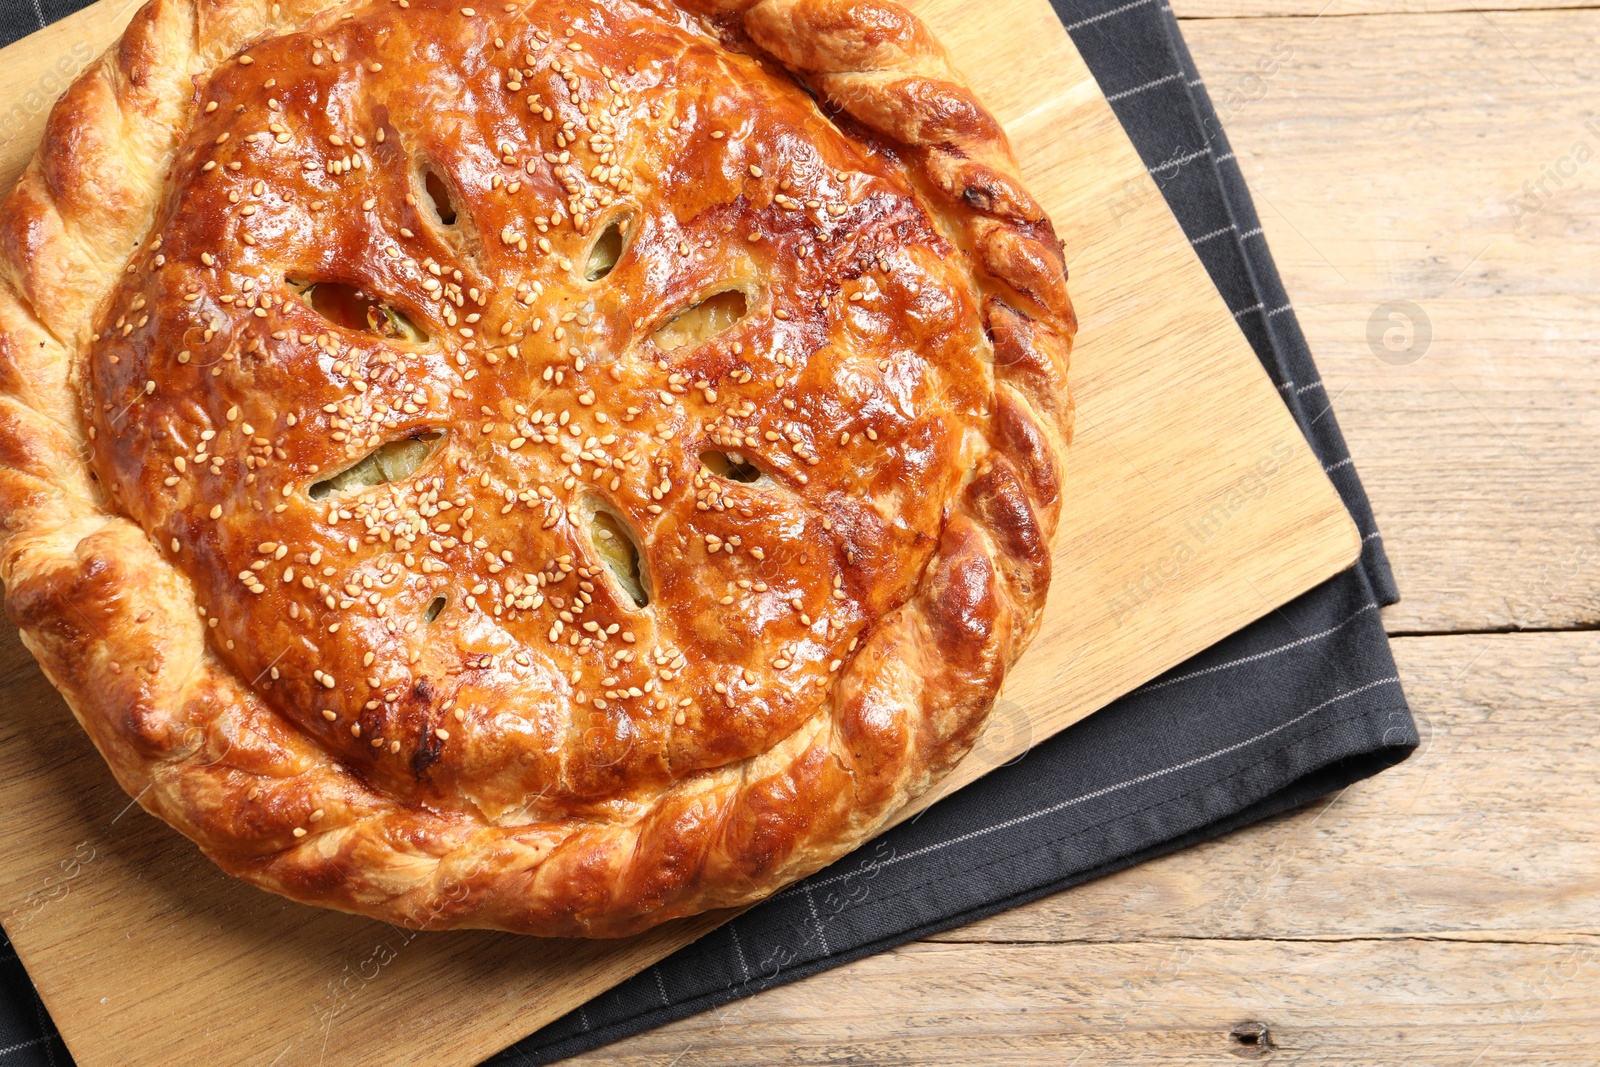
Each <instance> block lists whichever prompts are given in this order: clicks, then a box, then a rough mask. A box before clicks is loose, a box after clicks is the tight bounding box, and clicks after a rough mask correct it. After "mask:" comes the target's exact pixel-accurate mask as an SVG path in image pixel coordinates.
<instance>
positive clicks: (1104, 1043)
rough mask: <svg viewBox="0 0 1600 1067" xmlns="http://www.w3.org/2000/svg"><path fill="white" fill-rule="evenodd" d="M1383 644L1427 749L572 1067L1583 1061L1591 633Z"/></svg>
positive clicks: (1596, 1029) (1593, 743)
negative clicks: (1236, 1034) (1183, 844)
mask: <svg viewBox="0 0 1600 1067" xmlns="http://www.w3.org/2000/svg"><path fill="white" fill-rule="evenodd" d="M1395 651H1396V656H1397V659H1398V661H1399V664H1400V670H1401V674H1402V677H1403V679H1404V681H1405V684H1406V690H1407V694H1408V696H1409V697H1410V698H1411V701H1412V703H1413V705H1414V706H1415V707H1417V708H1419V709H1421V712H1420V714H1421V718H1422V725H1423V730H1424V737H1425V742H1424V746H1423V748H1422V750H1421V751H1420V752H1418V753H1417V755H1416V756H1414V757H1413V759H1412V760H1411V761H1410V762H1408V763H1406V764H1404V765H1402V766H1401V767H1398V768H1396V769H1394V770H1392V771H1390V772H1388V773H1386V774H1384V775H1382V776H1380V777H1378V778H1376V779H1372V780H1369V781H1366V782H1362V783H1358V784H1357V785H1356V786H1354V787H1352V788H1351V789H1349V790H1348V791H1347V792H1346V793H1345V794H1343V795H1342V796H1341V797H1339V798H1337V799H1335V800H1334V801H1332V802H1331V803H1329V802H1321V803H1318V804H1314V805H1310V806H1308V807H1307V808H1305V809H1303V810H1302V811H1300V812H1298V813H1296V814H1293V815H1290V816H1286V817H1284V818H1280V819H1277V820H1274V821H1272V822H1270V823H1267V824H1264V825H1262V826H1258V827H1253V828H1250V829H1248V830H1244V831H1241V832H1239V833H1236V834H1233V835H1231V836H1229V837H1227V838H1224V839H1222V840H1219V841H1215V842H1212V843H1210V844H1207V845H1203V846H1201V847H1198V848H1194V849H1190V850H1187V851H1185V852H1182V853H1179V854H1176V855H1173V856H1169V857H1166V858H1164V859H1161V860H1157V861H1155V862H1152V863H1147V864H1144V865H1142V866H1140V867H1137V868H1134V869H1131V870H1128V871H1125V872H1122V873H1120V874H1117V875H1114V876H1112V877H1110V878H1106V879H1102V880H1101V881H1099V882H1094V883H1091V884H1089V885H1087V886H1082V887H1079V888H1077V889H1073V890H1069V891H1067V892H1064V893H1060V894H1056V895H1055V896H1052V897H1049V898H1046V899H1044V900H1041V901H1038V902H1036V903H1034V904H1031V905H1028V906H1025V907H1022V908H1018V909H1015V910H1013V911H1009V912H1005V913H1003V914H1001V915H998V916H995V917H994V918H991V919H988V920H985V921H983V922H979V923H975V924H973V925H971V926H967V927H963V928H961V929H959V930H954V931H951V932H949V933H946V934H943V935H940V936H939V937H938V938H935V939H930V940H928V941H925V942H922V943H918V944H915V945H911V946H907V947H906V948H903V949H900V950H898V951H897V952H895V953H891V954H889V955H887V956H883V957H875V958H873V959H870V960H864V961H862V962H860V963H856V964H851V965H848V966H846V967H844V968H840V969H839V970H836V971H831V972H828V973H826V974H823V975H819V976H817V977H815V978H810V979H806V980H804V981H802V982H800V983H797V984H796V985H793V986H787V987H783V988H780V989H777V990H773V991H770V992H768V993H764V994H762V995H761V996H759V997H756V998H754V999H753V1000H749V1001H740V1002H736V1003H734V1004H731V1005H728V1006H727V1007H725V1008H722V1009H720V1010H718V1011H714V1012H711V1013H708V1014H706V1015H704V1016H700V1017H697V1018H694V1019H689V1020H685V1021H683V1022H680V1023H675V1024H672V1025H671V1026H668V1027H665V1028H663V1029H662V1030H659V1031H655V1032H653V1033H650V1034H644V1035H640V1036H637V1037H634V1038H630V1039H628V1040H627V1041H624V1042H621V1043H618V1044H616V1045H612V1046H610V1047H608V1048H606V1049H604V1050H601V1051H599V1052H596V1053H594V1054H592V1055H590V1056H588V1057H582V1058H580V1059H578V1060H577V1061H575V1062H578V1063H583V1062H590V1063H601V1062H604V1063H608V1064H617V1065H635V1064H638V1065H643V1064H662V1065H664V1064H667V1063H672V1062H675V1061H674V1060H673V1057H674V1056H683V1057H684V1062H691V1061H692V1062H694V1063H696V1064H705V1065H716V1064H725V1063H726V1064H735V1063H737V1064H741V1065H750V1067H754V1065H760V1064H780V1063H820V1062H866V1063H873V1064H882V1065H889V1064H945V1063H950V1064H954V1063H979V1062H981V1063H985V1064H989V1063H995V1064H1015V1065H1024V1064H1027V1065H1032V1064H1038V1065H1040V1067H1043V1065H1045V1064H1062V1063H1072V1062H1077V1061H1075V1060H1074V1058H1073V1057H1074V1056H1078V1055H1083V1056H1084V1060H1083V1062H1091V1061H1092V1062H1095V1063H1097V1064H1108V1065H1128V1067H1142V1065H1147V1064H1151V1063H1168V1062H1172V1063H1193V1062H1210V1061H1211V1058H1213V1057H1222V1056H1225V1055H1227V1054H1229V1053H1233V1054H1236V1055H1239V1056H1245V1057H1250V1056H1252V1055H1253V1054H1255V1053H1259V1052H1260V1051H1261V1050H1260V1048H1259V1046H1256V1047H1254V1048H1252V1047H1251V1046H1248V1045H1245V1044H1243V1043H1241V1042H1240V1041H1239V1040H1238V1039H1237V1038H1233V1037H1230V1031H1231V1030H1232V1029H1233V1028H1234V1027H1235V1026H1236V1025H1237V1024H1239V1023H1242V1022H1246V1021H1260V1022H1263V1023H1265V1024H1266V1025H1267V1026H1268V1027H1269V1029H1270V1032H1271V1034H1272V1041H1273V1042H1274V1045H1275V1047H1276V1049H1275V1052H1274V1054H1273V1057H1274V1058H1282V1059H1285V1060H1289V1061H1292V1062H1294V1063H1298V1064H1328V1065H1333V1064H1338V1065H1340V1067H1369V1065H1370V1067H1379V1065H1388V1064H1395V1063H1399V1062H1404V1063H1407V1064H1439V1065H1446V1064H1448V1065H1451V1067H1460V1065H1463V1064H1468V1063H1473V1062H1477V1063H1480V1064H1485V1063H1539V1064H1570V1065H1572V1067H1578V1065H1580V1064H1582V1065H1590V1064H1593V1063H1594V1062H1595V1061H1596V1058H1597V1057H1600V997H1596V996H1595V992H1596V990H1600V837H1597V835H1596V833H1595V831H1594V825H1595V823H1594V814H1593V813H1594V811H1595V810H1596V808H1597V807H1600V739H1597V737H1596V734H1595V731H1594V725H1593V724H1594V713H1593V708H1594V707H1595V706H1596V704H1597V703H1600V635H1596V634H1592V633H1569V634H1524V635H1479V636H1471V635H1469V636H1461V637H1424V638H1405V639H1401V640H1398V641H1396V642H1395ZM1480 1053H1482V1054H1483V1058H1482V1059H1481V1060H1479V1059H1477V1057H1478V1056H1479V1054H1480Z"/></svg>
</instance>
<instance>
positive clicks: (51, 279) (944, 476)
mask: <svg viewBox="0 0 1600 1067" xmlns="http://www.w3.org/2000/svg"><path fill="white" fill-rule="evenodd" d="M796 79H798V81H799V83H803V85H804V87H805V88H802V86H801V84H797V82H796ZM806 89H809V90H810V92H809V93H808V92H807V91H806ZM813 94H814V95H813ZM819 101H820V105H819ZM1065 280H1066V279H1065V271H1064V267H1063V261H1062V255H1061V248H1060V243H1059V242H1058V241H1057V239H1056V237H1055V235H1054V232H1053V230H1052V229H1051V226H1050V223H1049V221H1048V219H1046V218H1045V215H1044V212H1043V211H1042V210H1041V209H1040V208H1039V206H1038V205H1037V204H1036V203H1035V202H1034V201H1033V200H1032V198H1031V197H1030V196H1029V195H1028V193H1027V192H1026V190H1025V189H1024V188H1023V187H1022V185H1021V182H1020V179H1019V177H1018V174H1017V169H1016V164H1015V162H1014V160H1013V158H1012V156H1011V153H1010V149H1009V147H1008V145H1007V142H1006V139H1005V136H1004V134H1003V132H1002V131H1001V129H1000V127H999V126H998V124H997V123H996V122H995V120H994V119H993V118H992V117H991V116H990V115H989V114H988V113H987V112H985V111H984V110H983V108H982V107H981V106H980V105H979V104H978V103H977V101H976V100H975V99H974V98H973V96H972V94H971V92H970V91H969V90H968V89H967V88H966V86H965V84H964V83H963V82H962V81H961V79H960V78H959V76H958V75H956V74H955V73H954V72H953V70H952V69H951V67H950V66H949V64H948V61H947V60H946V58H945V56H944V53H943V52H942V51H941V50H940V48H939V47H938V45H937V44H936V43H935V42H934V41H933V40H932V39H931V38H930V37H929V35H928V33H927V32H926V30H925V29H924V28H923V27H922V26H921V25H920V24H919V23H918V22H917V21H916V20H915V19H913V18H912V17H911V16H910V15H908V14H907V13H906V12H905V11H904V10H903V9H901V8H900V7H898V6H896V5H895V4H892V3H886V2H849V0H759V2H750V0H744V2H736V0H723V2H710V0H681V2H680V3H678V4H672V3H668V2H665V0H656V2H651V0H535V2H533V3H511V4H504V5H499V4H496V5H493V6H492V7H489V6H486V7H485V8H483V9H479V10H474V9H473V8H472V7H470V6H466V7H464V6H460V5H458V4H454V3H442V2H437V0H367V2H357V3H353V4H331V5H329V4H324V3H321V2H318V0H301V2H288V3H272V4H266V3H260V2H256V0H200V2H198V3H193V4H191V3H187V2H183V0H150V3H148V4H147V5H146V6H145V7H144V8H143V10H142V11H141V12H140V13H139V14H138V15H137V16H136V17H135V19H134V21H133V23H132V25H131V26H130V27H129V29H128V30H127V31H126V33H125V34H124V36H123V38H122V40H121V42H120V43H119V45H118V46H117V47H116V48H115V49H113V50H112V51H111V52H109V53H108V54H107V55H106V56H104V57H102V58H101V60H100V61H99V62H98V63H97V64H95V65H94V66H93V67H91V69H90V70H89V71H88V72H87V73H86V74H85V75H84V76H83V77H82V78H81V79H79V81H78V82H77V83H76V84H74V85H73V86H72V88H71V89H70V90H69V91H68V92H67V94H66V95H65V97H63V99H62V100H61V102H60V103H59V104H58V105H57V106H56V108H55V110H54V112H53V113H52V115H51V118H50V123H49V127H48V131H47V134H46V137H45V140H44V143H43V146H42V147H41V148H40V150H39V153H38V155H37V156H36V157H35V159H34V160H33V162H32V164H31V165H30V166H29V168H28V170H27V172H26V173H25V175H24V176H23V177H22V179H21V180H20V182H19V183H18V185H17V187H16V188H15V189H14V190H13V191H12V192H11V193H10V195H9V196H8V197H7V199H6V200H5V201H4V203H3V205H0V513H3V517H4V529H3V531H0V578H3V580H4V582H5V586H6V607H7V610H8V612H9V613H10V615H11V617H12V619H13V620H14V621H15V622H16V624H17V625H18V627H19V628H20V629H21V631H22V634H23V638H24V640H25V641H26V642H27V644H28V647H29V648H30V649H31V650H32V651H33V653H34V654H35V656H36V657H37V658H38V660H39V662H40V664H41V666H42V667H43V669H44V670H45V672H46V673H47V674H48V675H49V677H50V678H51V680H52V681H53V682H54V683H55V684H56V686H57V687H58V688H59V689H60V690H61V692H62V693H63V694H64V695H65V697H66V699H67V701H68V703H69V704H70V705H71V707H72V709H73V711H74V713H75V714H76V715H77V717H78V719H79V720H80V722H81V723H82V724H83V726H84V728H85V729H86V730H87V731H88V733H89V735H90V736H91V737H92V738H93V740H94V743H95V744H96V746H98V748H99V750H100V751H101V753H103V755H104V756H105V758H106V760H107V762H108V763H109V764H110V766H111V768H112V770H113V771H114V772H115V774H116V776H117V779H118V781H119V782H120V783H121V785H122V786H123V788H124V789H126V790H127V791H128V792H129V794H131V795H133V796H135V797H137V798H138V800H139V802H140V803H141V804H142V805H143V806H144V807H145V808H147V809H148V810H149V811H151V812H152V813H154V814H155V815H157V816H159V817H160V818H162V819H164V820H166V821H167V822H169V823H171V824H172V825H173V826H174V827H176V828H177V829H179V830H180V831H182V832H183V833H184V834H186V835H188V836H189V837H190V838H192V839H193V840H194V841H196V842H197V843H198V844H199V845H200V847H201V848H202V849H203V850H204V851H205V852H206V854H207V855H209V856H210V857H211V858H212V859H214V860H215V861H216V862H217V863H218V864H220V865H221V866H222V867H223V868H224V869H226V870H228V871H229V872H230V873H232V874H235V875H237V876H239V877H241V878H245V879H248V880H249V881H251V882H254V883H255V884H257V885H260V886H263V887H265V888H267V889H270V890H273V891H275V892H278V893H282V894H284V895H287V896H289V897H292V898H294V899H297V900H301V901H306V902H309V903H313V904H317V905H321V906H325V907H332V908H339V909H343V910H348V911H354V912H360V913H363V914H367V915H371V916H375V917H378V918H381V919H385V920H388V921H391V922H400V923H404V924H406V925H410V926H413V927H429V928H446V927H467V926H472V927H495V928H502V929H506V930H513V931H521V932H526V933H534V934H544V935H580V936H618V935H623V934H627V933H631V932H634V931H638V930H642V929H644V928H647V927H649V926H651V925H653V924H655V923H658V922H661V921H663V920H665V919H669V918H673V917H676V916H682V915H688V914H693V913H695V912H699V911H703V910H706V909H710V908H720V907H727V906H733V905H739V904H744V903H748V902H750V901H753V900H756V899H759V898H761V897H762V896H765V895H767V894H769V893H771V892H772V891H774V890H775V889H777V888H779V887H781V886H782V885H784V884H786V883H788V882H790V881H792V880H794V879H796V878H799V877H802V876H804V875H806V874H809V873H811V872H812V871H814V870H816V869H818V868H819V867H821V866H823V865H824V864H826V863H828V862H830V861H831V860H833V859H835V858H837V857H838V856H840V855H842V854H843V853H845V852H846V851H848V850H849V849H851V848H852V847H854V846H855V845H857V844H859V843H860V842H861V841H863V840H864V839H866V838H867V837H868V836H870V835H871V834H872V833H874V832H875V831H876V830H878V829H880V828H881V827H882V826H883V825H884V823H885V822H886V821H887V820H888V819H889V818H890V817H891V816H892V815H893V814H894V812H895V811H897V810H898V809H900V808H901V807H903V806H904V804H905V803H906V802H907V801H909V800H910V799H912V798H914V797H916V796H917V795H919V794H920V793H922V792H923V791H925V790H926V789H927V788H928V787H929V786H930V785H931V784H933V783H934V782H936V781H937V780H938V779H939V778H940V777H942V776H943V775H944V774H945V773H946V772H947V771H948V770H949V769H950V768H951V767H952V766H953V765H954V764H955V763H956V762H957V761H958V760H959V759H960V758H961V757H962V756H963V755H964V754H965V753H966V751H967V749H968V748H969V747H970V745H971V744H972V742H973V741H974V740H975V738H976V737H977V735H978V734H979V733H980V732H981V730H982V728H983V726H984V724H985V721H986V717H987V715H988V712H989V708H990V706H991V705H992V702H993V700H994V697H995V694H996V692H997V691H998V689H999V686H1000V683H1001V679H1002V677H1003V676H1004V674H1005V671H1006V669H1007V667H1008V665H1009V664H1010V663H1011V662H1013V661H1014V660H1015V658H1016V657H1017V655H1018V654H1019V653H1020V651H1021V649H1022V647H1023V645H1024V644H1025V643H1026V642H1027V640H1028V639H1029V638H1030V637H1031V635H1032V633H1033V630H1034V628H1035V627H1036V625H1037V622H1038V619H1039V615H1040V612H1041V610H1042V607H1043V603H1044V596H1045V591H1046V588H1047V586H1048V583H1049V575H1050V551H1049V545H1050V539H1051V537H1052V535H1053V532H1054V529H1055V525H1056V518H1057V515H1058V512H1059V508H1060V499H1061V493H1060V484H1059V477H1058V466H1059V461H1060V455H1061V450H1062V449H1063V448H1064V447H1065V444H1066V441H1067V439H1068V436H1069V434H1070V419H1071V405H1070V401H1069V399H1068V395H1067V390H1066V366H1067V358H1068V353H1069V349H1070V344H1071V337H1072V334H1073V331H1074V329H1075V324H1074V320H1073V316H1072V308H1071V304H1070V302H1069V300H1068V297H1067V293H1066V287H1065ZM697 307H698V308H700V309H701V310H700V311H697V312H695V313H693V314H690V315H689V316H687V317H685V318H680V317H679V316H680V314H681V313H683V312H684V311H685V310H686V309H691V308H697ZM408 442H409V443H408ZM374 454H376V456H377V458H376V459H374V460H373V461H372V462H366V460H367V457H369V456H373V455H374ZM406 454H409V458H408V457H407V455H406ZM419 456H425V458H423V459H422V461H421V465H420V466H416V465H415V460H416V459H417V458H418V457H419ZM358 464H359V465H360V466H358ZM413 467H415V469H412V468H413ZM353 468H354V469H353ZM385 478H388V479H389V480H387V481H384V479H385ZM375 482H378V483H381V484H371V483H375ZM630 545H631V546H633V548H634V549H635V550H636V551H637V553H638V556H639V559H638V560H637V573H634V569H633V568H630ZM639 600H645V601H646V602H645V603H642V604H641V603H638V601H639ZM441 601H442V602H441Z"/></svg>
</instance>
